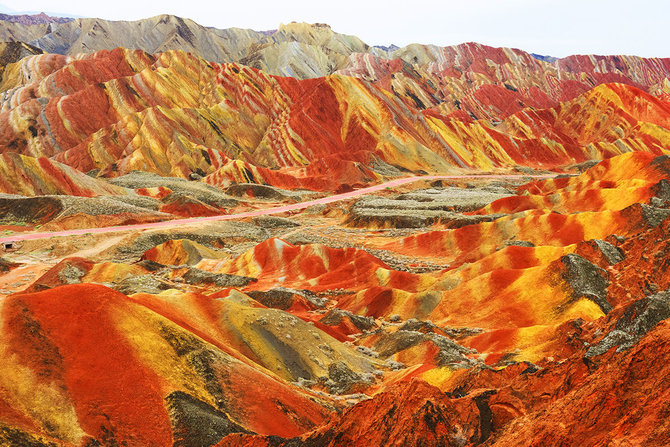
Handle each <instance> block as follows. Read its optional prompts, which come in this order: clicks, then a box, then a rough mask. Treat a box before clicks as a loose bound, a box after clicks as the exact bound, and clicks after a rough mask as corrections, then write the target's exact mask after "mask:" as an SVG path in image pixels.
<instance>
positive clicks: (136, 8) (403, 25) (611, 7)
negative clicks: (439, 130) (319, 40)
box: [0, 0, 670, 57]
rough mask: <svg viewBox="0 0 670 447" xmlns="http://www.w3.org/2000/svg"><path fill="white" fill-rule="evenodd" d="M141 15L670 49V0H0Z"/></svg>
mask: <svg viewBox="0 0 670 447" xmlns="http://www.w3.org/2000/svg"><path fill="white" fill-rule="evenodd" d="M40 11H44V12H47V13H52V14H57V15H61V16H69V17H74V16H77V17H99V18H103V19H107V20H137V19H142V18H147V17H151V16H155V15H159V14H174V15H177V16H180V17H185V18H190V19H192V20H194V21H196V22H198V23H199V24H201V25H204V26H212V27H216V28H230V27H239V28H251V29H255V30H258V31H262V30H269V29H276V28H277V27H278V26H279V24H280V23H289V22H292V21H297V22H309V23H315V22H319V23H328V24H329V25H331V27H332V28H333V30H335V31H337V32H339V33H344V34H353V35H356V36H358V37H359V38H361V39H362V40H363V41H365V42H366V43H368V44H370V45H390V44H396V45H398V46H404V45H407V44H410V43H424V44H435V45H441V46H444V45H455V44H459V43H463V42H479V43H482V44H487V45H492V46H501V47H513V48H520V49H523V50H526V51H529V52H534V53H539V54H544V55H550V56H556V57H563V56H567V55H569V54H633V55H638V56H644V57H670V45H668V42H669V40H670V39H668V35H667V31H666V30H667V28H668V17H670V0H626V1H621V0H459V1H456V0H385V1H365V0H331V1H330V2H321V1H318V0H235V1H230V0H216V1H211V0H210V1H206V0H186V1H184V0H176V1H175V0H162V1H160V2H154V1H141V0H134V1H130V0H114V1H104V2H103V1H91V0H83V1H79V0H73V1H65V0H63V1H58V2H54V1H53V0H19V1H14V0H0V12H5V13H17V12H40Z"/></svg>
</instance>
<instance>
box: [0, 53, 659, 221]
mask: <svg viewBox="0 0 670 447" xmlns="http://www.w3.org/2000/svg"><path fill="white" fill-rule="evenodd" d="M506 63H507V64H513V63H521V61H517V60H516V59H511V60H509V61H507V62H506ZM10 68H11V67H10ZM19 68H20V70H21V73H23V72H26V73H30V74H29V75H28V76H27V78H21V79H17V80H16V82H15V83H14V88H12V89H11V90H9V92H8V94H7V95H6V97H5V99H4V101H3V103H2V111H1V112H0V122H4V123H5V125H4V126H2V130H1V131H0V151H1V152H3V153H19V154H22V155H24V156H27V157H34V158H39V157H49V158H51V159H52V160H55V161H58V162H59V163H63V164H66V165H69V166H71V167H74V168H76V169H77V170H79V171H83V172H89V171H95V172H97V175H98V176H103V177H115V176H118V175H123V174H126V173H128V172H130V171H132V170H141V171H147V172H154V173H157V174H160V175H162V176H171V177H184V178H191V177H192V176H198V177H205V178H204V181H205V182H206V183H209V184H211V185H214V186H218V187H226V186H228V185H230V184H232V183H237V182H244V183H258V184H270V185H273V186H277V187H281V188H287V189H311V190H319V191H344V190H347V189H349V188H354V187H359V186H362V185H365V184H369V183H372V182H377V181H379V180H381V179H383V178H384V177H387V176H397V175H402V173H403V172H407V171H412V172H415V173H424V172H428V173H449V172H454V171H455V170H462V169H480V170H488V169H495V168H505V167H510V166H514V165H523V166H531V167H541V168H556V167H558V166H563V165H567V164H570V163H575V162H582V161H585V160H587V159H590V158H607V157H611V156H614V155H617V154H619V153H622V152H625V151H629V150H635V151H648V152H652V153H655V154H661V153H662V151H663V148H664V147H666V146H667V145H668V144H669V143H668V142H669V141H670V136H669V135H670V132H668V131H667V126H669V124H668V121H667V111H668V108H669V106H668V104H667V102H665V101H663V100H662V99H659V98H656V97H653V96H651V95H648V94H646V93H643V92H642V91H640V90H638V89H637V88H636V87H633V86H631V85H626V84H603V85H600V86H598V87H596V88H594V89H592V90H589V91H587V92H586V93H583V94H582V95H580V96H577V97H576V98H573V99H571V100H570V101H568V102H565V103H560V104H559V105H557V106H555V107H552V108H548V109H540V108H538V107H544V106H548V105H553V104H556V101H553V100H552V101H544V100H538V101H530V100H528V101H527V103H528V104H526V103H524V104H526V105H527V106H528V108H526V109H523V111H521V112H516V113H515V114H513V115H511V116H509V117H508V118H507V119H505V120H504V121H502V122H499V121H496V120H492V121H487V122H484V121H483V120H480V121H474V120H472V119H468V120H465V121H464V120H461V119H459V117H457V116H452V115H450V114H449V113H447V112H448V111H447V110H443V109H440V108H432V109H429V110H422V108H423V106H422V105H420V104H412V103H408V102H407V101H406V99H407V96H406V95H405V93H403V92H405V90H402V89H400V88H398V87H397V86H393V85H391V86H388V85H386V86H385V85H383V84H378V83H371V82H368V81H365V80H362V79H359V78H353V77H348V76H342V75H332V76H329V77H326V78H317V79H308V80H297V79H294V78H288V77H275V76H268V75H267V74H265V73H263V72H261V71H257V70H254V69H250V68H248V67H244V66H240V65H237V64H213V63H209V62H206V61H204V60H202V59H199V58H196V57H194V56H192V55H189V54H187V53H183V52H179V51H176V52H167V53H162V54H157V55H149V54H147V53H143V52H140V51H129V50H124V49H115V50H113V51H103V52H99V53H94V54H91V55H87V56H83V57H81V58H80V59H77V60H67V59H65V58H64V57H62V56H57V55H52V54H50V55H43V56H33V57H31V58H27V59H24V60H23V61H22V62H20V63H17V64H15V67H14V68H11V69H12V70H14V71H17V72H19ZM191 72H193V73H198V78H197V79H196V78H195V77H191V76H185V75H184V73H191ZM459 82H460V81H459ZM466 84H467V83H466ZM431 85H432V84H431ZM386 88H390V89H391V90H386ZM501 88H502V87H500V86H498V87H495V86H493V85H483V86H481V88H480V89H479V90H477V91H478V92H479V93H476V92H475V93H466V92H465V91H463V90H455V91H453V92H452V93H453V94H454V95H456V96H457V97H459V98H461V99H462V100H463V101H464V103H465V102H467V99H466V96H467V95H470V94H472V95H474V96H472V98H473V100H474V101H475V102H476V103H478V104H480V103H481V101H480V100H481V99H482V98H483V97H481V96H479V95H480V93H481V94H484V93H485V92H488V93H486V95H488V94H489V93H490V94H491V95H494V96H495V97H497V98H498V97H499V99H495V101H497V102H496V103H498V102H499V103H500V104H501V105H502V104H506V103H508V102H509V100H510V98H508V96H509V95H510V94H514V92H513V91H511V90H509V89H507V88H503V90H504V92H503V90H500V89H501ZM510 92H511V93H510ZM408 94H409V93H408ZM439 101H443V100H439ZM524 107H525V106H524ZM83 110H85V111H86V112H85V113H83V112H82V111H83ZM513 111H514V110H512V109H509V110H508V112H513ZM506 115H507V112H506V113H502V112H501V113H500V114H496V115H495V116H496V117H504V116H506ZM575 117H584V120H583V121H575ZM496 119H497V118H496ZM603 123H604V124H603ZM168 130H169V131H168ZM481 147H484V148H486V150H484V151H482V150H479V149H478V148H481ZM37 175H38V176H45V175H48V174H47V173H44V174H41V173H39V172H38V173H37ZM65 177H66V181H70V182H71V183H76V182H77V180H76V179H71V180H67V178H68V177H69V175H66V176H65ZM8 192H9V191H8ZM210 211H211V210H210ZM202 212H203V213H205V214H206V213H208V212H209V211H207V210H205V209H203V211H202Z"/></svg>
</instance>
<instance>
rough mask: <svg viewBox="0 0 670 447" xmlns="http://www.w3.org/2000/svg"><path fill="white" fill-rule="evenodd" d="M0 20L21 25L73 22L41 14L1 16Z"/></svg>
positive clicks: (70, 19)
mask: <svg viewBox="0 0 670 447" xmlns="http://www.w3.org/2000/svg"><path fill="white" fill-rule="evenodd" d="M0 20H4V21H6V22H12V23H20V24H22V25H44V24H49V23H67V22H70V21H72V20H74V19H73V18H71V17H53V16H50V15H47V14H45V13H43V12H41V13H39V14H2V13H0Z"/></svg>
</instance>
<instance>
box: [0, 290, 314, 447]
mask: <svg viewBox="0 0 670 447" xmlns="http://www.w3.org/2000/svg"><path fill="white" fill-rule="evenodd" d="M1 303H2V309H1V315H2V332H3V337H2V340H3V341H2V343H1V348H0V357H2V363H3V365H4V367H3V368H2V373H1V376H0V390H1V394H0V408H2V411H1V412H0V440H2V441H3V443H4V442H8V443H9V444H10V445H18V444H16V442H19V444H20V441H21V440H29V439H33V435H28V434H27V433H32V434H34V435H35V438H34V439H35V441H36V440H37V439H41V440H44V441H46V442H48V441H52V440H58V441H59V442H65V443H66V444H68V445H84V444H90V443H95V442H96V441H97V442H99V443H103V444H105V443H107V444H110V443H113V444H119V445H123V444H126V445H171V444H172V443H173V442H178V440H179V439H188V442H195V440H198V441H197V442H201V443H203V445H209V444H212V443H214V442H216V441H217V440H218V439H220V438H221V437H222V436H223V435H225V434H227V433H230V432H249V431H251V432H257V433H265V434H280V433H281V434H282V435H284V436H295V435H297V434H300V433H302V432H303V431H305V430H306V429H309V428H310V427H313V426H314V424H316V423H320V422H322V421H323V420H324V416H325V410H324V408H323V407H321V406H320V405H319V404H317V403H315V402H313V401H312V400H310V398H309V397H308V396H306V395H305V394H303V393H302V392H301V391H299V390H298V389H297V388H295V387H292V386H290V385H287V384H285V383H283V382H282V381H280V380H278V379H277V378H276V377H275V376H273V375H272V374H271V373H268V372H264V371H262V370H258V369H256V368H252V367H249V366H248V365H246V364H244V363H242V362H240V361H239V360H236V359H235V358H233V357H231V355H229V354H227V353H226V352H225V351H222V350H221V349H220V348H218V347H217V346H215V345H213V344H211V343H210V342H207V341H205V340H204V339H203V338H201V337H199V336H197V335H194V334H193V333H192V332H189V331H187V330H185V329H184V328H183V327H181V326H180V325H178V324H176V323H175V322H173V321H170V320H169V319H166V318H165V317H163V316H161V315H160V314H158V313H156V312H153V311H152V310H150V309H149V308H147V307H144V306H143V305H141V304H138V303H137V302H135V301H133V300H130V299H128V298H127V297H126V296H125V295H122V294H120V293H118V292H114V291H112V290H110V289H107V288H105V287H103V286H98V285H86V284H82V285H72V286H63V287H59V288H55V289H52V290H48V291H44V292H39V293H33V294H24V295H13V296H12V297H10V298H5V299H3V300H2V302H1ZM203 418H204V419H203ZM204 420H206V421H207V424H206V426H203V425H202V421H204ZM12 443H14V444H12Z"/></svg>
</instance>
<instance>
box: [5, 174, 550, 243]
mask: <svg viewBox="0 0 670 447" xmlns="http://www.w3.org/2000/svg"><path fill="white" fill-rule="evenodd" d="M555 176H556V174H543V175H527V174H526V175H512V174H480V175H477V174H471V175H426V176H414V177H404V178H399V179H395V180H391V181H390V182H386V183H380V184H379V185H374V186H368V187H366V188H361V189H357V190H355V191H350V192H345V193H342V194H335V195H332V196H328V197H322V198H320V199H314V200H308V201H306V202H300V203H292V204H290V205H282V206H278V207H275V208H268V209H264V210H255V211H248V212H244V213H237V214H224V215H221V216H209V217H189V218H186V219H175V220H165V221H162V222H152V223H144V224H134V225H119V226H115V227H99V228H81V229H76V230H65V231H53V232H46V233H24V234H17V235H14V236H9V237H3V238H0V243H3V242H18V241H29V240H36V239H48V238H51V237H58V236H76V235H82V234H101V233H113V232H116V231H128V230H149V229H153V228H171V227H180V226H184V225H192V224H198V223H202V222H214V221H220V220H236V219H244V218H247V217H257V216H266V215H270V214H279V213H284V212H286V211H295V210H301V209H305V208H308V207H310V206H313V205H323V204H327V203H333V202H338V201H340V200H345V199H350V198H352V197H359V196H362V195H365V194H369V193H372V192H376V191H381V190H383V189H386V188H393V187H396V186H401V185H406V184H408V183H414V182H417V181H420V180H459V179H475V178H477V179H480V178H482V179H494V180H495V179H499V180H514V179H522V178H534V179H546V178H553V177H555Z"/></svg>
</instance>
